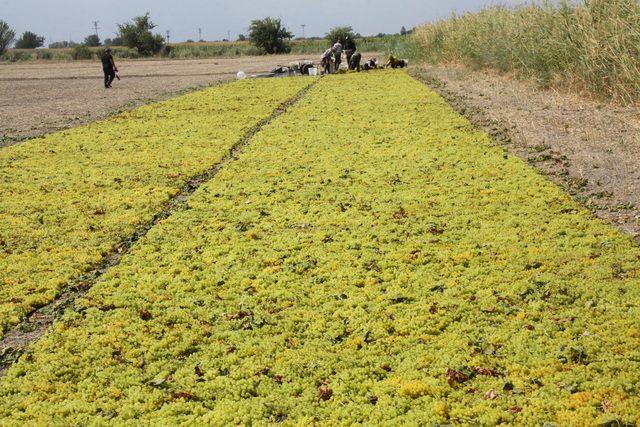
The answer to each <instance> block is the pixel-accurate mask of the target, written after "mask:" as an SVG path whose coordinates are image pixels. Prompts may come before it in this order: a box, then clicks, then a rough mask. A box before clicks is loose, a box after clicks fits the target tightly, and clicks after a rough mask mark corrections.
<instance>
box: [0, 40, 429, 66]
mask: <svg viewBox="0 0 640 427" xmlns="http://www.w3.org/2000/svg"><path fill="white" fill-rule="evenodd" d="M116 41H117V40H116ZM355 41H356V43H357V45H358V50H360V51H361V52H379V53H382V54H389V53H395V54H396V55H397V56H399V57H401V58H408V59H414V58H416V54H417V53H418V49H416V44H415V43H414V42H413V40H412V39H411V37H409V36H398V35H388V36H381V37H361V38H356V39H355ZM112 42H113V40H109V43H108V42H107V40H105V43H104V46H110V47H111V49H112V50H113V51H114V56H115V57H116V58H139V57H141V55H140V53H138V51H137V49H135V48H128V47H123V46H114V45H112V44H111V43H112ZM65 43H66V44H65ZM288 43H289V46H290V48H291V52H290V53H292V54H296V55H308V56H309V57H310V58H316V57H318V56H320V55H321V54H322V52H324V51H325V49H327V48H328V47H330V42H329V41H328V40H326V39H296V40H291V41H289V42H288ZM75 46H77V45H76V44H72V45H71V47H70V48H69V43H68V42H59V43H56V44H52V45H51V46H50V49H39V50H38V51H36V52H34V51H27V50H17V49H9V50H8V51H7V52H6V53H5V54H4V55H3V56H2V57H1V59H3V60H8V61H29V60H33V59H45V58H44V56H45V55H46V56H47V57H46V59H52V60H69V61H70V60H72V59H74V49H73V48H75ZM167 47H170V51H169V52H166V51H161V52H160V53H159V54H158V56H163V57H169V58H174V59H192V58H220V57H222V58H233V57H240V56H255V55H263V54H264V52H263V51H262V50H260V49H259V48H257V47H256V46H254V45H253V44H251V43H250V42H248V41H236V42H190V43H175V44H171V45H170V46H167ZM90 49H91V52H92V53H93V58H94V59H95V58H99V57H100V54H101V53H102V51H103V49H104V48H103V47H97V48H90ZM39 52H41V53H39ZM45 52H49V53H48V54H45Z"/></svg>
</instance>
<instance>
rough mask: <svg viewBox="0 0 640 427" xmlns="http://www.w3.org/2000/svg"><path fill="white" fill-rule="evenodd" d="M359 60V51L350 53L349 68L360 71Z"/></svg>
mask: <svg viewBox="0 0 640 427" xmlns="http://www.w3.org/2000/svg"><path fill="white" fill-rule="evenodd" d="M360 61H362V54H361V53H360V52H356V53H354V54H353V55H351V60H350V61H349V69H350V70H356V71H358V72H360Z"/></svg>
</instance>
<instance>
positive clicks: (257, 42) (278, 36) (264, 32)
mask: <svg viewBox="0 0 640 427" xmlns="http://www.w3.org/2000/svg"><path fill="white" fill-rule="evenodd" d="M292 37H293V34H292V33H291V32H289V31H288V30H287V29H286V28H285V27H284V26H283V25H282V22H281V20H280V19H276V18H264V19H256V20H254V21H252V22H251V25H250V26H249V40H250V41H251V43H252V44H253V45H254V46H255V47H257V48H258V49H260V51H262V52H263V53H266V54H277V53H289V52H291V46H290V45H289V40H290V39H291V38H292Z"/></svg>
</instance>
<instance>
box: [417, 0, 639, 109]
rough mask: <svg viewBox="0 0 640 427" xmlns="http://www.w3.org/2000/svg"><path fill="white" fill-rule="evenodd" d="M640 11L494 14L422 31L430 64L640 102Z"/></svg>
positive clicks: (629, 7)
mask: <svg viewBox="0 0 640 427" xmlns="http://www.w3.org/2000/svg"><path fill="white" fill-rule="evenodd" d="M639 26H640V3H639V2H638V1H637V0H607V1H602V0H586V1H584V2H580V3H579V4H577V5H576V4H574V3H569V2H563V3H561V4H560V5H557V4H555V3H551V2H549V3H540V4H533V5H525V6H520V7H517V8H514V9H511V8H505V7H492V8H488V9H485V10H483V11H481V12H480V13H477V14H464V15H461V16H454V17H452V18H450V19H447V20H443V21H440V22H436V23H434V24H428V25H424V26H422V27H419V28H418V29H417V30H416V33H415V41H416V43H417V44H418V45H419V46H420V50H421V52H422V54H423V55H424V57H426V59H427V60H428V61H430V62H434V63H436V62H460V63H464V64H466V65H468V66H471V67H477V68H481V67H489V68H494V69H496V70H499V71H501V72H515V73H517V74H518V75H519V76H521V77H524V78H531V79H535V80H536V81H538V82H539V83H540V84H541V85H544V86H549V85H552V86H557V87H564V88H568V89H572V90H576V91H582V92H588V93H590V94H592V95H594V96H596V97H599V98H603V99H613V100H619V101H622V102H627V103H632V102H636V101H638V100H640V32H639V31H638V27H639Z"/></svg>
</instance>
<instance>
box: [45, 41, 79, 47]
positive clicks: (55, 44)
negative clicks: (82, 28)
mask: <svg viewBox="0 0 640 427" xmlns="http://www.w3.org/2000/svg"><path fill="white" fill-rule="evenodd" d="M76 46H78V43H75V42H68V41H62V42H53V43H50V44H49V49H68V48H70V47H76Z"/></svg>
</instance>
